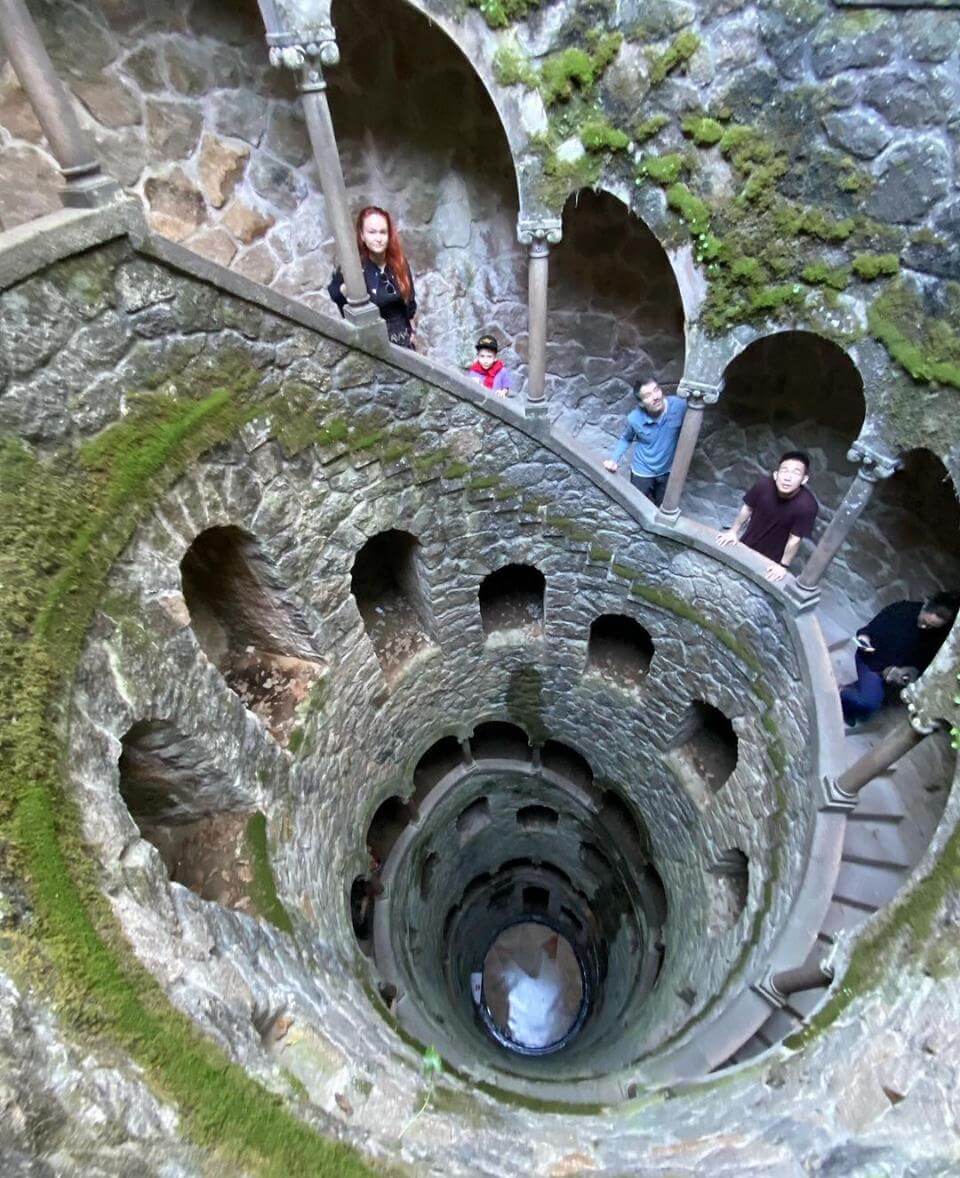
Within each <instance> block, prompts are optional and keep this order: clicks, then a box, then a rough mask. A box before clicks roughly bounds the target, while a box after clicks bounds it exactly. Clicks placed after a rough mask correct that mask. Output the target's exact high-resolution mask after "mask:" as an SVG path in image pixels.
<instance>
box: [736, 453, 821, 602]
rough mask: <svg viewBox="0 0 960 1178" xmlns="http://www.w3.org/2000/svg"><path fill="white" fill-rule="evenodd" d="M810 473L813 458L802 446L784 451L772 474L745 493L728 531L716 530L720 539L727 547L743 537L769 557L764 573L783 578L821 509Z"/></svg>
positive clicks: (779, 579)
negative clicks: (809, 483)
mask: <svg viewBox="0 0 960 1178" xmlns="http://www.w3.org/2000/svg"><path fill="white" fill-rule="evenodd" d="M809 477H810V459H809V458H808V456H807V455H806V454H804V453H803V451H802V450H790V451H788V452H787V453H786V454H784V455H782V456H781V458H780V461H779V462H778V463H777V469H776V470H775V471H774V472H773V477H772V478H770V477H766V478H762V479H760V480H759V482H756V483H754V484H753V486H752V487H751V488H750V490H749V491H748V492H747V493H746V495H744V497H743V506H742V507H741V508H740V514H739V515H738V516H737V518H736V519H735V520H734V521H733V526H732V527H731V528H730V529H729V531H726V532H718V533H717V543H718V544H720V545H721V546H722V547H724V548H728V547H730V545H732V544H736V543H737V541H738V540H741V541H742V542H743V543H744V544H746V546H747V547H748V548H752V549H753V550H754V551H755V552H759V553H760V554H761V555H762V556H765V557H767V559H768V560H769V561H770V564H769V565H767V568H766V570H765V571H764V574H763V575H764V577H765V578H766V579H767V580H768V581H782V580H783V578H784V577H785V576H786V572H787V568H788V566H789V564H790V562H791V561H792V560H793V558H794V557H795V556H796V555H797V549H798V548H799V547H800V541H801V540H803V539H804V538H805V537H806V536H809V535H811V533H812V532H813V525H814V521H815V520H816V518H817V512H818V511H819V505H818V503H817V501H816V499H815V498H814V497H813V495H812V494H811V492H810V491H808V490H807V486H806V484H807V479H809ZM744 525H746V527H745V528H744ZM741 531H743V535H742V536H741V534H740V533H741Z"/></svg>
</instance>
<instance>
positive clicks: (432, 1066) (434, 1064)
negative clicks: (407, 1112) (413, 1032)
mask: <svg viewBox="0 0 960 1178" xmlns="http://www.w3.org/2000/svg"><path fill="white" fill-rule="evenodd" d="M421 1067H422V1069H423V1074H424V1075H425V1076H426V1078H427V1088H426V1092H425V1093H424V1097H423V1104H421V1105H420V1107H419V1108H418V1109H417V1111H416V1112H415V1113H414V1114H413V1116H412V1117H411V1118H410V1120H409V1121H407V1123H406V1124H405V1125H404V1126H403V1128H402V1129H401V1130H400V1132H399V1134H398V1136H399V1137H402V1136H403V1135H404V1133H406V1132H407V1130H408V1129H409V1128H410V1127H411V1125H413V1123H414V1122H415V1121H417V1120H418V1119H419V1118H420V1117H422V1116H423V1114H424V1113H425V1112H426V1111H427V1109H428V1108H429V1107H430V1100H431V1098H432V1097H433V1089H434V1086H435V1084H436V1082H437V1076H439V1075H440V1074H441V1073H442V1071H443V1060H442V1059H441V1058H440V1052H439V1051H437V1049H436V1047H434V1046H432V1045H431V1046H430V1047H427V1048H426V1049H425V1050H424V1053H423V1059H422V1061H421Z"/></svg>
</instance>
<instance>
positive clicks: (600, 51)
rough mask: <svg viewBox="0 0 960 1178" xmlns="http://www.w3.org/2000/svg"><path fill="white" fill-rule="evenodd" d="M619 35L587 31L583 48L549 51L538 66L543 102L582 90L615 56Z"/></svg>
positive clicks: (562, 99) (564, 98)
mask: <svg viewBox="0 0 960 1178" xmlns="http://www.w3.org/2000/svg"><path fill="white" fill-rule="evenodd" d="M622 42H623V38H622V37H621V36H620V34H619V33H596V32H594V33H588V34H587V48H586V49H580V48H576V47H573V48H570V49H564V50H562V51H561V52H560V53H553V54H551V55H550V56H549V57H548V58H547V59H546V60H545V61H544V63H543V65H542V66H541V67H540V93H541V95H542V97H543V101H544V103H545V104H546V105H547V106H550V105H552V104H554V103H558V102H567V101H569V100H570V99H571V98H572V97H573V95H574V94H575V93H577V92H580V93H586V92H588V91H590V90H592V89H593V87H594V85H595V84H596V83H597V81H599V79H600V78H601V77H602V75H603V72H604V70H605V69H606V68H607V66H608V65H609V64H610V63H611V62H612V61H613V59H614V58H615V57H616V55H617V52H618V50H619V49H620V45H621V44H622Z"/></svg>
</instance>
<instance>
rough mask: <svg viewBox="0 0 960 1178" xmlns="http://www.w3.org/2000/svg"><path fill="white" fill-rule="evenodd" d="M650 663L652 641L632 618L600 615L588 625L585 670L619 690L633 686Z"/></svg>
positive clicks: (644, 673) (641, 677)
mask: <svg viewBox="0 0 960 1178" xmlns="http://www.w3.org/2000/svg"><path fill="white" fill-rule="evenodd" d="M652 660H653V639H652V638H651V637H650V634H649V633H648V632H647V631H646V630H645V629H644V628H643V626H641V625H640V623H639V622H638V621H636V620H635V619H634V618H629V617H626V616H625V615H623V614H601V615H600V617H599V618H595V619H594V621H593V623H592V624H591V626H590V644H589V647H588V649H587V670H588V671H596V672H597V674H599V675H604V676H606V677H607V678H608V679H610V680H611V681H612V682H613V683H616V684H618V685H620V686H621V687H636V686H637V685H638V684H639V683H640V682H641V681H642V680H643V679H644V677H645V676H646V675H647V673H648V672H649V670H650V664H651V662H652Z"/></svg>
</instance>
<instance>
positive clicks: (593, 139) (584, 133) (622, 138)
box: [580, 119, 630, 151]
mask: <svg viewBox="0 0 960 1178" xmlns="http://www.w3.org/2000/svg"><path fill="white" fill-rule="evenodd" d="M580 142H581V143H582V144H583V146H584V147H585V148H586V150H587V151H624V150H626V148H627V146H628V145H629V143H630V136H629V135H626V134H624V132H623V131H618V130H617V128H616V127H614V126H613V124H612V123H610V122H608V121H607V120H606V119H591V120H590V121H589V122H587V123H584V125H583V128H582V129H581V131H580Z"/></svg>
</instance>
